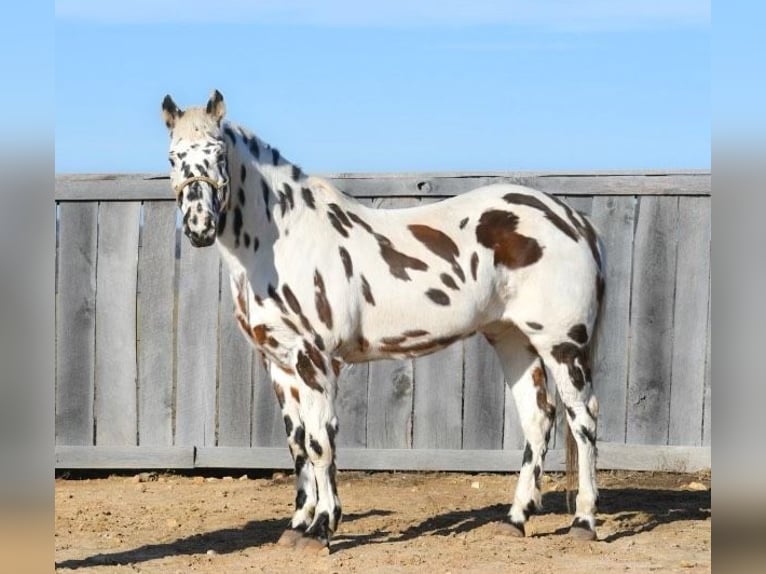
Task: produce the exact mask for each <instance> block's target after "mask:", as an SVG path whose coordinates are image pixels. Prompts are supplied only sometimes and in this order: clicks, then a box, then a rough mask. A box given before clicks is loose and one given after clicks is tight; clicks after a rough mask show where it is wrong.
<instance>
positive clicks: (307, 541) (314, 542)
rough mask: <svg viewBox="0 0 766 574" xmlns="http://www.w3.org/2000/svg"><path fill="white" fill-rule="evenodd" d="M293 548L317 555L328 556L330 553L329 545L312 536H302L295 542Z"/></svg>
mask: <svg viewBox="0 0 766 574" xmlns="http://www.w3.org/2000/svg"><path fill="white" fill-rule="evenodd" d="M295 548H296V549H299V550H302V551H303V552H306V553H307V554H314V555H319V556H328V555H329V554H330V547H329V546H328V545H327V543H325V542H322V541H321V540H319V539H318V538H312V537H311V536H302V537H301V538H300V540H298V542H297V543H296V545H295Z"/></svg>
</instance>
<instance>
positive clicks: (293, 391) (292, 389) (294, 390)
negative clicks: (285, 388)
mask: <svg viewBox="0 0 766 574" xmlns="http://www.w3.org/2000/svg"><path fill="white" fill-rule="evenodd" d="M290 394H291V395H292V397H293V399H295V402H296V403H300V402H301V394H300V392H299V391H298V389H297V388H296V387H290Z"/></svg>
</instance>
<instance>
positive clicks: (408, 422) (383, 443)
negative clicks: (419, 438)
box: [367, 359, 413, 448]
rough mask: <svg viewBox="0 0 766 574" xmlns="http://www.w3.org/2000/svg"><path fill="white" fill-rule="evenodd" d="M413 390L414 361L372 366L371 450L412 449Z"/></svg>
mask: <svg viewBox="0 0 766 574" xmlns="http://www.w3.org/2000/svg"><path fill="white" fill-rule="evenodd" d="M412 388H413V374H412V360H410V359H406V360H401V361H393V360H391V361H373V362H372V363H370V375H369V383H368V392H367V397H368V398H367V405H368V407H370V408H368V411H367V448H410V447H412V442H411V440H412Z"/></svg>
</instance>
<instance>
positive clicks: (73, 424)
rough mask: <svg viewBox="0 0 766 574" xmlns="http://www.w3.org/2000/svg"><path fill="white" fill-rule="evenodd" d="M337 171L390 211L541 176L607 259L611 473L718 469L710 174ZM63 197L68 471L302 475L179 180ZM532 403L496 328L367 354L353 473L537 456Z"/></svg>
mask: <svg viewBox="0 0 766 574" xmlns="http://www.w3.org/2000/svg"><path fill="white" fill-rule="evenodd" d="M328 179H330V180H331V181H332V182H333V183H334V184H335V185H337V186H338V187H339V188H340V189H342V190H344V191H345V192H346V193H348V194H350V195H352V196H355V197H357V198H358V199H359V200H360V201H362V202H365V203H367V204H368V205H374V206H379V207H382V208H386V207H402V206H412V205H418V204H421V203H425V202H429V201H435V200H438V199H441V198H444V197H449V196H452V195H456V194H460V193H463V192H465V191H468V190H470V189H473V188H475V187H477V186H479V185H484V184H487V183H491V182H512V183H521V184H524V185H528V186H530V187H534V188H537V189H542V190H544V191H547V192H550V193H555V194H556V195H558V196H559V197H561V198H562V199H563V200H564V201H566V202H568V203H569V204H570V205H572V206H573V207H574V208H576V209H578V210H579V211H582V212H584V213H586V214H589V215H590V217H591V219H592V221H593V222H594V223H595V225H596V226H597V228H598V229H599V230H600V231H601V233H602V235H603V238H604V240H605V244H606V252H607V285H608V288H607V294H606V299H605V305H604V308H603V313H604V316H603V321H602V323H601V325H600V328H599V331H598V336H597V341H596V344H595V350H594V353H595V354H594V357H593V370H594V385H595V387H596V392H597V393H598V396H599V401H600V404H601V417H600V420H599V428H598V436H599V441H600V442H599V453H600V457H599V465H600V466H601V467H602V468H626V469H671V470H696V469H699V468H704V467H709V466H710V447H709V445H710V386H711V381H710V319H709V317H710V231H711V226H710V174H709V172H701V171H683V172H673V173H667V172H621V173H574V174H572V173H570V174H553V173H518V174H517V173H504V174H484V175H467V174H454V175H443V174H436V175H425V174H416V175H355V174H349V175H339V176H334V177H329V178H328ZM56 209H57V223H58V229H57V235H56V236H57V252H56V266H57V267H56V465H57V467H58V468H193V467H237V468H285V467H289V466H290V464H291V463H290V458H289V454H288V451H287V447H286V442H285V437H284V428H283V424H282V420H281V416H280V413H279V410H278V407H277V404H276V399H275V398H274V397H273V393H272V389H271V385H270V384H269V383H268V381H267V377H266V374H265V372H264V369H263V367H262V365H261V362H260V360H258V359H257V357H256V356H255V354H254V353H253V351H252V350H251V349H250V348H249V347H248V345H247V343H246V342H245V340H244V338H243V337H242V336H241V335H240V333H239V331H238V328H237V326H236V325H235V321H234V320H233V316H232V301H231V294H230V292H229V289H228V281H226V275H225V274H226V270H225V269H223V270H222V269H221V263H220V260H219V256H218V252H217V249H215V248H210V249H195V248H193V247H191V246H190V245H189V242H188V241H186V240H184V241H181V235H180V233H179V229H178V218H177V214H176V207H175V203H174V201H173V197H172V193H171V190H170V184H169V182H168V180H167V179H166V178H163V177H151V176H142V175H116V176H105V175H95V176H84V175H83V176H80V175H73V176H59V177H57V179H56ZM201 301H204V302H206V304H202V305H201V304H200V302H201ZM514 410H515V406H514V402H513V397H512V395H511V393H510V392H508V390H507V389H506V387H505V385H504V384H503V383H502V374H501V370H500V366H499V363H498V361H497V359H496V358H495V357H494V356H493V352H492V350H491V349H490V348H489V347H488V345H487V344H486V342H485V341H484V340H483V338H481V337H474V338H471V339H468V340H466V341H464V342H461V343H457V344H455V345H453V346H451V347H450V348H448V349H446V350H444V351H441V352H439V353H436V354H434V355H430V356H427V357H422V358H418V359H415V360H404V361H379V362H373V363H370V364H369V365H355V366H353V367H352V368H350V370H349V371H348V372H347V373H345V374H344V376H343V377H342V379H341V381H340V383H339V392H338V399H337V411H338V415H339V418H340V422H341V425H340V426H341V432H340V435H339V437H338V442H339V445H340V449H339V455H338V456H339V466H340V467H341V468H364V469H442V470H447V469H459V470H477V471H478V470H507V469H514V468H518V467H519V466H520V463H521V456H522V450H521V449H522V447H523V437H522V433H521V429H520V426H519V424H518V422H517V418H516V414H515V412H513V411H514ZM561 410H562V409H559V412H561ZM506 414H510V416H506ZM552 441H553V444H552V445H551V448H552V450H551V452H550V453H549V456H548V462H547V467H548V468H551V469H560V468H561V466H562V462H563V450H562V432H561V424H560V421H559V424H557V432H556V433H555V436H554V437H553V439H552Z"/></svg>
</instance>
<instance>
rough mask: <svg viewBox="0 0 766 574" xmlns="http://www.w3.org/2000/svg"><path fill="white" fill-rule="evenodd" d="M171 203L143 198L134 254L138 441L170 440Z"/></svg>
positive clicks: (161, 443) (173, 247)
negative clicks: (137, 250) (138, 240)
mask: <svg viewBox="0 0 766 574" xmlns="http://www.w3.org/2000/svg"><path fill="white" fill-rule="evenodd" d="M175 250H176V206H175V204H174V203H171V202H146V203H145V204H144V223H143V228H142V230H141V251H140V253H139V259H138V305H137V307H138V310H137V312H138V444H140V445H143V446H171V445H172V444H173V356H174V352H173V351H174V349H173V327H174V325H173V311H174V307H175V285H174V281H175Z"/></svg>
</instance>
